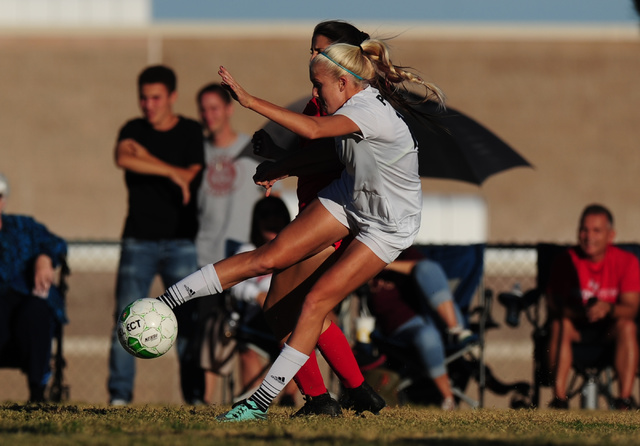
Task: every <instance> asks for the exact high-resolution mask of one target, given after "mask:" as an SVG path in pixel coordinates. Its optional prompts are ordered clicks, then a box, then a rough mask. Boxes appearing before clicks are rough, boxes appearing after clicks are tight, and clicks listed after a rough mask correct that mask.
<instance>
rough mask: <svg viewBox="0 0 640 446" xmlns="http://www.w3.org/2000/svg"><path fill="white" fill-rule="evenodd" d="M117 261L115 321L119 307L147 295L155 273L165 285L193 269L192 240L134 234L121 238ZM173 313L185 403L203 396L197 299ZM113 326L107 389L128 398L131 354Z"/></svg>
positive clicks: (132, 366) (132, 375)
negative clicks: (130, 236)
mask: <svg viewBox="0 0 640 446" xmlns="http://www.w3.org/2000/svg"><path fill="white" fill-rule="evenodd" d="M121 249H122V251H121V254H120V264H119V266H118V277H117V282H116V312H115V314H114V320H115V326H117V321H118V317H119V315H120V313H122V310H124V308H125V307H126V306H127V305H128V304H130V303H131V302H133V301H134V300H136V299H140V298H143V297H150V296H149V295H148V293H149V289H150V288H151V283H152V282H153V279H154V277H155V275H156V274H159V275H160V278H161V279H162V283H163V284H164V286H165V288H168V287H169V286H170V285H173V284H174V283H176V282H177V281H179V280H180V279H182V278H184V277H186V276H187V275H189V274H191V273H192V272H194V271H195V270H197V269H198V265H197V256H196V248H195V244H194V243H193V242H192V241H191V240H160V241H149V240H137V239H129V238H128V239H124V240H122V244H121ZM174 311H175V314H176V317H177V319H178V325H179V326H180V329H179V330H178V337H177V340H176V347H177V349H178V359H179V361H180V383H181V387H182V394H183V397H184V399H185V401H186V402H187V403H192V402H196V401H198V400H202V397H203V395H204V372H203V370H202V369H201V368H200V350H199V339H198V336H197V335H198V333H197V331H196V330H195V329H190V328H191V327H195V325H196V324H195V323H194V321H196V320H197V317H198V315H197V305H196V304H195V302H194V301H190V302H188V303H187V304H185V305H182V306H180V307H178V308H176V309H175V310H174ZM115 326H114V329H113V333H112V337H111V350H110V354H109V379H108V384H107V385H108V389H109V395H110V398H111V400H115V399H119V400H124V401H127V402H130V401H131V400H132V398H133V383H134V379H135V373H136V364H135V358H134V357H133V356H131V355H130V354H129V353H127V352H126V351H125V350H124V349H123V348H122V346H121V345H120V343H119V341H118V336H117V333H116V328H115Z"/></svg>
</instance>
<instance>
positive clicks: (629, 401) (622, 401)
mask: <svg viewBox="0 0 640 446" xmlns="http://www.w3.org/2000/svg"><path fill="white" fill-rule="evenodd" d="M636 407H637V406H636V402H635V401H634V400H633V397H629V398H616V399H614V400H613V408H614V409H615V410H634V409H635V408H636Z"/></svg>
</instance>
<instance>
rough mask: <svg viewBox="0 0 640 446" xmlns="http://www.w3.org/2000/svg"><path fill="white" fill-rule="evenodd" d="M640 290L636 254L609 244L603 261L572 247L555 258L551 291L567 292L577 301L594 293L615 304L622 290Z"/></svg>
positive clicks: (569, 297)
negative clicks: (595, 259)
mask: <svg viewBox="0 0 640 446" xmlns="http://www.w3.org/2000/svg"><path fill="white" fill-rule="evenodd" d="M639 291H640V264H639V263H638V259H637V257H636V256H635V255H633V254H631V253H630V252H627V251H624V250H622V249H620V248H617V247H615V246H609V247H608V248H607V251H606V253H605V255H604V259H603V260H602V261H601V262H597V263H594V262H592V261H590V260H589V259H587V258H585V257H583V256H582V255H581V254H580V251H579V250H578V249H577V248H571V249H569V250H568V251H567V252H566V253H565V254H564V255H562V256H560V257H559V258H558V259H557V260H556V261H555V262H554V267H553V269H552V271H551V278H550V280H549V289H548V295H560V296H564V297H565V298H566V299H568V300H569V302H571V303H573V304H574V305H577V304H582V305H586V304H587V302H588V300H589V299H590V298H591V297H596V298H598V299H599V300H602V301H604V302H608V303H611V304H614V303H616V302H617V301H618V298H619V297H620V294H621V293H626V292H639Z"/></svg>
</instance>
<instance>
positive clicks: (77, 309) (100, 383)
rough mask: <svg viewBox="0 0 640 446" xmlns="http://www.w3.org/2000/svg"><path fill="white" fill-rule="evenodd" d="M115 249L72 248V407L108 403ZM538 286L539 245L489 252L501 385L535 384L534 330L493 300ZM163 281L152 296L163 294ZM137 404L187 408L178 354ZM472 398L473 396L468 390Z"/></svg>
mask: <svg viewBox="0 0 640 446" xmlns="http://www.w3.org/2000/svg"><path fill="white" fill-rule="evenodd" d="M118 258H119V244H118V243H117V242H89V241H82V242H72V243H70V246H69V256H68V260H69V266H70V269H71V275H70V276H69V278H68V283H69V291H68V294H67V311H68V317H69V324H68V325H66V326H65V328H64V344H63V346H64V356H65V359H66V362H67V364H66V368H65V372H64V373H65V375H64V376H65V383H66V385H68V386H69V399H70V400H71V401H77V402H87V403H95V404H102V403H106V402H107V401H108V393H107V388H106V381H107V372H108V352H109V345H110V336H111V330H112V326H113V313H114V301H115V299H114V293H115V279H116V269H117V263H118ZM535 278H536V251H535V245H516V244H513V245H508V244H500V245H489V246H487V249H486V252H485V276H484V279H483V280H484V288H485V289H487V290H491V291H492V293H493V296H494V299H493V307H492V318H493V320H494V321H495V322H496V324H497V327H496V328H493V329H491V330H489V331H488V333H487V342H486V350H485V353H486V360H487V364H488V365H489V367H490V368H491V369H492V371H493V372H494V374H495V375H496V377H497V378H499V379H501V380H505V381H513V380H526V381H530V380H531V375H532V367H533V363H532V352H533V346H532V343H531V338H530V335H531V331H532V328H531V327H530V326H527V323H526V321H523V322H522V323H521V324H520V325H519V326H518V327H516V328H511V327H509V326H507V325H506V324H505V323H504V316H505V311H504V308H503V307H502V306H501V305H500V304H498V302H497V299H496V298H495V297H497V296H498V294H499V293H501V292H505V291H509V290H511V289H512V287H513V286H514V284H516V283H517V284H519V285H520V287H521V288H522V289H523V290H527V289H529V288H532V287H533V286H534V285H535ZM163 288H164V287H163V286H162V285H161V283H160V281H159V279H156V281H155V282H154V284H153V285H152V290H151V293H150V295H152V296H153V295H159V294H160V293H161V292H162V291H163ZM136 361H137V368H138V370H137V374H136V384H135V395H134V402H135V403H144V404H155V403H163V404H164V403H169V404H181V403H182V399H181V395H180V386H179V380H178V361H177V357H176V355H175V349H172V351H170V352H169V353H168V354H167V355H165V356H164V357H161V358H158V359H154V360H136ZM0 376H1V377H2V378H1V379H0V399H1V400H14V401H15V400H17V401H20V400H25V399H26V398H27V397H28V393H27V389H26V387H27V386H26V380H25V378H24V376H23V375H21V374H20V372H18V371H17V370H11V369H0ZM470 391H472V390H470ZM508 406H509V401H508V397H507V396H499V395H490V394H486V395H485V407H508Z"/></svg>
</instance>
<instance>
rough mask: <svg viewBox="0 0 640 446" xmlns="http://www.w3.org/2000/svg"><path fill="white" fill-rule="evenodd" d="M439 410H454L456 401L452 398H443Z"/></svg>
mask: <svg viewBox="0 0 640 446" xmlns="http://www.w3.org/2000/svg"><path fill="white" fill-rule="evenodd" d="M440 409H442V410H446V411H451V410H456V400H455V399H454V398H453V397H452V396H450V397H448V398H445V399H444V400H442V404H441V405H440Z"/></svg>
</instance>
